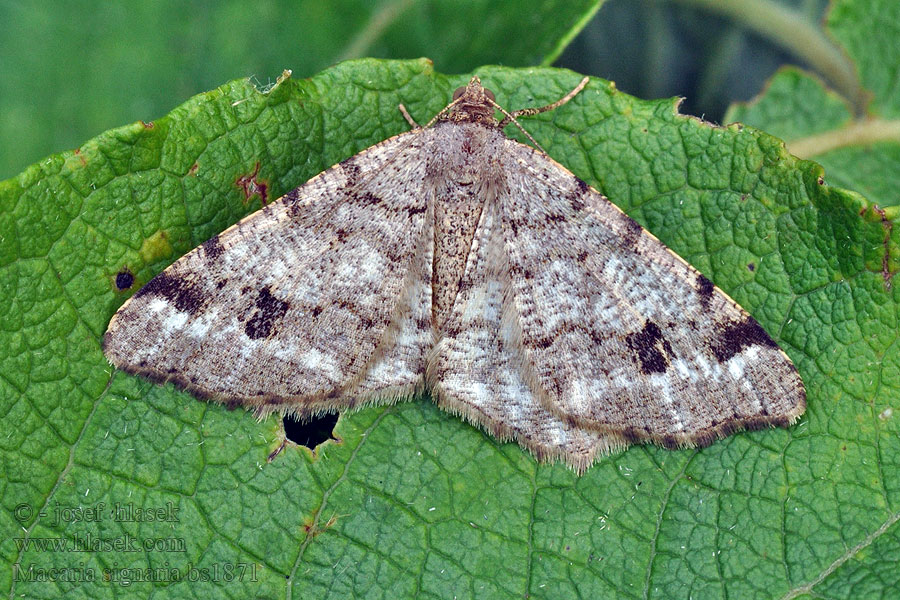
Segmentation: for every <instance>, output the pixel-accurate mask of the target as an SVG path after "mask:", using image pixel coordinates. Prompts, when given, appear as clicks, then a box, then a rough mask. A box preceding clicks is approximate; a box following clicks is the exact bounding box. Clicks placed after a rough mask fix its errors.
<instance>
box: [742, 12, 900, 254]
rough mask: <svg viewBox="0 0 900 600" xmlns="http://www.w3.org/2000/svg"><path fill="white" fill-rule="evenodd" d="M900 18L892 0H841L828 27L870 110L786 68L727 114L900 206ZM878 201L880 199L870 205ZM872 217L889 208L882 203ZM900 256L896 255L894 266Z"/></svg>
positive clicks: (835, 176) (892, 208) (842, 180)
mask: <svg viewBox="0 0 900 600" xmlns="http://www.w3.org/2000/svg"><path fill="white" fill-rule="evenodd" d="M897 23H900V4H898V3H896V2H892V1H890V0H866V1H861V0H844V1H841V2H835V3H834V6H833V7H832V10H831V11H830V13H829V16H828V22H827V25H828V29H829V31H830V33H831V34H832V35H833V37H834V38H835V39H837V40H838V41H839V42H841V43H842V44H843V46H844V48H845V49H846V51H847V53H848V54H849V55H850V57H851V58H852V59H853V61H854V63H853V64H854V65H856V68H857V70H858V73H859V78H860V79H859V82H858V85H859V86H860V90H861V94H862V95H866V96H868V98H869V102H868V107H867V112H866V113H865V114H863V115H859V116H855V115H854V114H853V110H852V109H851V108H850V106H852V104H853V103H854V100H855V99H853V98H849V99H848V98H844V97H841V96H840V95H838V94H837V93H835V92H833V91H831V90H828V89H826V88H825V86H824V84H823V83H822V82H821V81H820V80H819V79H818V78H817V77H815V76H813V75H810V74H807V73H805V72H803V71H801V70H798V69H783V70H782V71H780V72H779V73H778V74H777V75H776V76H775V77H774V78H773V79H772V80H771V82H770V84H769V86H768V88H767V89H766V90H765V92H764V93H763V94H762V95H761V96H760V97H759V98H758V99H757V100H756V101H754V102H753V103H751V104H749V105H736V106H733V107H732V108H731V109H730V110H729V112H728V114H726V116H725V121H726V122H736V121H739V122H742V123H746V124H748V125H753V126H755V127H760V128H762V129H765V130H766V131H768V132H770V133H773V134H775V135H778V136H779V137H782V138H783V139H784V140H785V141H786V142H787V144H788V149H789V150H790V151H791V152H792V153H794V154H796V155H797V156H801V157H803V158H811V159H814V160H815V161H816V162H818V163H820V164H821V165H822V166H824V167H825V172H826V175H827V179H828V181H829V182H830V183H832V184H835V185H838V186H841V187H845V188H847V189H852V190H856V191H858V192H860V193H862V194H864V195H865V196H866V197H867V198H868V199H869V200H870V201H871V202H872V205H873V206H875V207H878V208H882V209H883V208H888V212H887V216H886V218H887V219H888V220H891V219H893V220H896V218H897V217H898V215H900V211H898V209H897V206H898V205H900V197H898V195H897V193H896V190H897V188H898V186H900V95H898V94H897V90H896V85H895V79H896V76H895V75H896V73H895V71H896V66H897V65H898V64H900V48H898V46H897V44H895V43H893V41H892V40H894V39H895V37H896V29H897V25H896V24H897ZM869 208H872V207H869ZM870 217H871V218H874V219H879V218H881V215H880V213H879V212H878V211H874V212H873V214H872V215H870ZM895 259H896V257H895V256H891V257H889V259H888V260H889V262H890V263H891V266H890V267H889V270H890V271H891V272H894V271H896V270H897V266H896V264H895V263H894V260H895Z"/></svg>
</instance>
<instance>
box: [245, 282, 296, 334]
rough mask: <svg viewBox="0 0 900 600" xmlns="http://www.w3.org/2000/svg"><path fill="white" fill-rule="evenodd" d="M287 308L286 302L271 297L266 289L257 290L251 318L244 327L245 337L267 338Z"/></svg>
mask: <svg viewBox="0 0 900 600" xmlns="http://www.w3.org/2000/svg"><path fill="white" fill-rule="evenodd" d="M289 307H290V305H289V304H288V303H287V302H285V301H284V300H281V299H279V298H276V297H275V296H273V295H272V292H271V291H269V288H268V287H264V288H262V289H261V290H259V296H257V297H256V304H255V311H254V313H253V316H251V317H250V319H249V320H248V321H247V324H246V325H244V331H245V332H246V333H247V337H249V338H251V339H254V340H256V339H260V338H266V337H269V335H270V334H271V333H272V330H273V329H274V328H275V325H277V324H278V321H280V320H281V318H282V317H283V316H284V314H285V313H286V312H287V310H288V308H289Z"/></svg>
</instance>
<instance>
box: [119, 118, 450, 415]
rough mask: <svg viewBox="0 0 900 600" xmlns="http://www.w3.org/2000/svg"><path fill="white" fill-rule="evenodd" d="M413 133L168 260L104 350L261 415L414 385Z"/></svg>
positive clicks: (421, 290)
mask: <svg viewBox="0 0 900 600" xmlns="http://www.w3.org/2000/svg"><path fill="white" fill-rule="evenodd" d="M420 133H421V132H420V131H412V132H409V133H406V134H403V135H400V136H397V137H395V138H391V139H389V140H386V141H384V142H382V143H380V144H378V145H376V146H373V147H371V148H369V149H368V150H365V151H363V152H361V153H360V154H357V155H356V156H354V157H352V158H350V159H348V160H347V161H344V162H343V163H341V164H339V165H336V166H335V167H332V168H331V169H329V170H327V171H325V172H323V173H322V174H320V175H318V176H317V177H315V178H313V179H311V180H310V181H308V182H307V183H305V184H304V185H302V186H300V187H299V188H297V189H295V190H294V191H292V192H290V193H289V194H287V195H285V196H284V197H282V198H281V199H279V200H277V201H275V202H273V203H271V204H269V205H268V206H266V207H265V208H264V209H262V210H260V211H258V212H256V213H254V214H252V215H250V216H248V217H247V218H245V219H244V220H242V221H240V222H239V223H237V224H236V225H234V226H233V227H231V228H230V229H228V230H226V231H225V232H223V233H222V234H221V235H219V236H217V237H215V238H212V239H211V240H209V241H208V242H206V243H204V244H203V245H201V246H199V247H198V248H196V249H195V250H193V251H192V252H190V253H189V254H187V255H185V256H184V257H182V258H181V259H179V260H178V261H176V262H175V263H174V264H172V265H171V266H170V267H169V268H168V269H166V270H165V271H163V272H162V273H161V274H159V275H158V276H157V277H156V278H154V279H153V280H151V281H150V282H149V283H148V284H147V285H146V286H144V287H143V288H142V289H141V290H140V291H139V292H138V293H137V294H135V296H134V297H132V298H131V299H130V300H129V302H128V303H126V305H124V306H123V307H122V309H120V311H119V312H118V313H117V314H116V315H115V316H114V317H113V320H112V322H111V323H110V326H109V329H108V331H107V333H106V336H105V338H104V351H105V352H106V355H107V356H108V357H109V358H110V360H111V361H112V363H113V364H114V365H116V366H117V367H119V368H122V369H124V370H126V371H128V372H131V373H138V374H141V375H145V376H149V377H151V378H153V379H155V380H158V381H168V380H172V381H174V382H176V383H178V384H179V385H181V386H182V387H185V388H187V389H188V390H190V391H192V392H194V393H196V394H198V395H200V396H203V397H207V398H210V399H213V400H218V401H222V402H228V403H231V404H237V403H241V404H244V405H247V406H251V407H255V408H256V409H257V411H258V412H260V413H265V412H269V411H271V410H273V409H274V408H276V407H277V408H279V409H280V410H283V409H286V410H291V411H294V412H298V413H301V414H309V413H312V412H317V411H321V410H327V409H331V408H340V407H345V406H352V405H354V404H355V403H357V402H366V401H369V400H372V399H373V395H375V394H377V395H378V397H379V398H384V397H387V398H390V397H398V396H401V395H407V394H410V393H412V392H413V391H414V390H415V389H417V388H419V387H421V385H422V383H423V372H424V356H425V354H426V353H427V351H428V349H430V348H431V346H432V344H433V334H432V331H431V323H430V305H431V296H430V286H428V285H425V284H423V283H422V281H423V278H424V281H425V282H428V281H430V278H431V270H430V268H431V263H430V261H429V260H428V258H427V255H428V251H427V247H428V240H430V238H431V233H430V232H431V218H430V216H429V215H430V213H431V211H430V209H429V206H428V199H427V196H426V194H424V193H423V192H422V186H423V180H424V177H425V173H424V162H423V161H422V160H421V157H420V153H421V144H422V141H421V137H422V136H421V135H420ZM423 249H424V251H423ZM279 405H282V406H279Z"/></svg>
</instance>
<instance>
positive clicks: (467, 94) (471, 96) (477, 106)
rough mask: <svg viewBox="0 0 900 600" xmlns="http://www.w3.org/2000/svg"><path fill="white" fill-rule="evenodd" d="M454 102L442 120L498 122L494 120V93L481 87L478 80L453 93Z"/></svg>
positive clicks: (473, 80) (475, 79)
mask: <svg viewBox="0 0 900 600" xmlns="http://www.w3.org/2000/svg"><path fill="white" fill-rule="evenodd" d="M453 101H454V102H456V104H454V105H453V107H452V108H450V110H449V111H447V114H446V115H444V116H443V117H442V118H441V120H443V121H454V122H456V123H487V124H495V123H496V122H497V120H496V119H495V118H494V106H495V104H494V93H493V92H492V91H491V90H487V89H485V88H483V87H481V83H480V82H479V81H478V80H477V78H473V79H472V81H470V82H469V84H468V85H467V86H465V87H461V88H457V90H456V91H455V92H453Z"/></svg>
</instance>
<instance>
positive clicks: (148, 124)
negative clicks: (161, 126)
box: [141, 121, 156, 129]
mask: <svg viewBox="0 0 900 600" xmlns="http://www.w3.org/2000/svg"><path fill="white" fill-rule="evenodd" d="M141 125H143V126H144V129H153V128H154V127H156V125H154V124H153V121H141Z"/></svg>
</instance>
